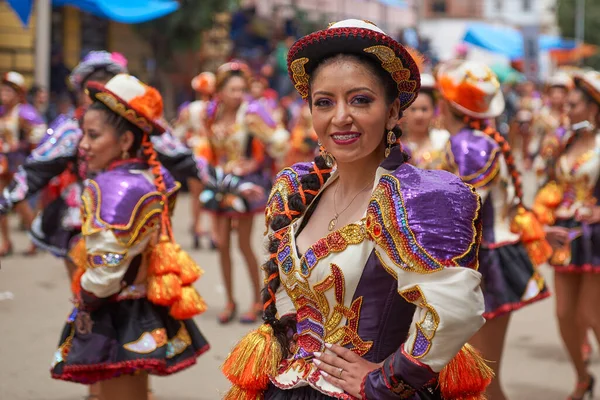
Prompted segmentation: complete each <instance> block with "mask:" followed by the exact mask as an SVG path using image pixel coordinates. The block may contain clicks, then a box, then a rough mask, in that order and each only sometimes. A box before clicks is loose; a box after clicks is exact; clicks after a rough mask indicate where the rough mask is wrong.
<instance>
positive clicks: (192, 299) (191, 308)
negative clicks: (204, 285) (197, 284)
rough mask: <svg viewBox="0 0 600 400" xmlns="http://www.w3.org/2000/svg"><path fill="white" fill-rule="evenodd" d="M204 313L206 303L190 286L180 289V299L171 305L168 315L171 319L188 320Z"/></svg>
mask: <svg viewBox="0 0 600 400" xmlns="http://www.w3.org/2000/svg"><path fill="white" fill-rule="evenodd" d="M204 311H206V303H205V302H204V300H203V299H202V297H200V295H199V294H198V292H197V291H196V289H194V288H193V287H192V286H184V287H182V288H181V298H180V299H179V300H177V301H176V302H175V303H174V304H173V305H171V311H170V314H171V316H172V317H173V318H176V319H179V320H183V319H190V318H192V317H194V316H196V315H198V314H202V313H203V312H204Z"/></svg>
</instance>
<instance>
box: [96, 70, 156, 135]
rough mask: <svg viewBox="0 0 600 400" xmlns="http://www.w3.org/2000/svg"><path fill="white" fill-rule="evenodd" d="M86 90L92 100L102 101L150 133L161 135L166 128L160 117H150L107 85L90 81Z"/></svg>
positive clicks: (116, 112)
mask: <svg viewBox="0 0 600 400" xmlns="http://www.w3.org/2000/svg"><path fill="white" fill-rule="evenodd" d="M86 92H87V94H88V95H89V96H90V98H91V99H92V100H94V101H99V102H101V103H102V104H104V105H105V106H106V107H108V108H109V109H111V110H112V111H113V112H114V113H115V114H118V115H120V116H121V117H123V118H125V119H126V120H127V121H129V122H131V123H132V124H133V125H135V126H137V127H138V128H140V129H141V130H142V131H144V132H145V133H147V134H148V135H161V134H163V133H164V132H165V130H166V129H165V126H164V124H162V123H161V121H160V120H159V119H156V120H155V119H153V118H150V117H149V116H148V115H147V114H146V113H145V112H144V111H143V110H141V109H140V108H139V107H135V106H134V105H132V104H131V103H130V102H128V101H126V100H124V99H123V98H122V97H121V96H119V95H118V94H116V93H115V92H114V91H111V90H110V89H108V88H107V87H106V85H102V84H101V83H98V82H88V83H87V84H86Z"/></svg>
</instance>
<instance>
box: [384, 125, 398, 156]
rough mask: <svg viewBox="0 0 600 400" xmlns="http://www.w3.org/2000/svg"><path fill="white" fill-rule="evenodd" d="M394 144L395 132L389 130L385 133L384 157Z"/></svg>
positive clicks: (388, 153)
mask: <svg viewBox="0 0 600 400" xmlns="http://www.w3.org/2000/svg"><path fill="white" fill-rule="evenodd" d="M395 144H396V134H395V133H394V131H392V130H390V131H388V133H387V147H386V148H385V158H388V157H389V155H390V153H391V152H392V146H393V145H395Z"/></svg>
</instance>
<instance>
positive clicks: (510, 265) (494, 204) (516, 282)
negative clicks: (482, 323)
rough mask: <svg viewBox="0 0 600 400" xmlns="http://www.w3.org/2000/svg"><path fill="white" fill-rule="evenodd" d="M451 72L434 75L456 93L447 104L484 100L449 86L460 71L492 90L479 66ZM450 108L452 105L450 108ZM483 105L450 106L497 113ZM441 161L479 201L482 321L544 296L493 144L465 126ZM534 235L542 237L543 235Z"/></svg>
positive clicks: (484, 134)
mask: <svg viewBox="0 0 600 400" xmlns="http://www.w3.org/2000/svg"><path fill="white" fill-rule="evenodd" d="M449 68H453V66H450V67H449ZM454 68H455V69H453V70H451V71H450V72H447V73H445V72H444V71H443V70H440V74H442V80H444V79H445V82H446V86H445V88H446V92H444V90H442V94H443V95H445V96H448V91H449V90H450V93H451V94H456V97H455V98H452V99H451V100H450V101H454V100H456V101H460V100H461V98H462V97H461V91H463V90H471V91H472V92H474V93H476V95H475V96H472V97H470V99H471V100H473V99H477V94H479V95H480V96H484V95H483V94H480V92H481V93H482V91H478V90H479V89H478V87H477V86H475V85H473V88H468V89H465V88H464V87H462V88H461V87H460V86H458V87H454V86H453V84H452V83H451V80H452V79H455V78H454V76H457V75H460V73H461V72H460V71H463V69H464V70H466V71H467V72H466V73H465V74H466V76H468V79H472V82H477V85H485V84H490V83H491V85H492V86H491V87H492V88H493V87H494V85H493V82H494V80H495V79H496V78H495V76H493V75H489V74H492V72H491V70H489V68H487V67H485V66H483V65H482V64H478V63H473V64H469V63H465V64H462V65H459V66H456V67H454ZM444 74H445V75H444ZM453 75H454V76H453ZM456 80H457V81H458V82H461V83H460V85H468V82H469V81H468V80H467V81H461V80H460V79H456ZM442 87H444V86H442ZM450 87H451V88H452V89H450ZM484 87H485V86H484ZM492 90H494V89H492ZM492 93H493V94H492V96H493V97H494V99H497V98H498V97H497V96H498V93H500V96H501V92H494V91H492ZM499 103H500V101H499V100H492V101H491V104H492V106H491V108H493V107H494V104H499ZM451 104H452V106H455V104H454V103H451ZM489 104H490V102H488V101H485V100H483V101H479V102H477V101H475V102H474V103H473V104H464V105H463V106H460V104H459V105H458V106H456V107H457V109H459V110H460V111H462V112H465V113H467V115H471V112H470V111H469V110H470V109H469V108H468V107H480V108H479V109H478V112H477V114H485V113H490V112H497V111H498V110H499V109H503V108H504V105H503V104H504V103H503V102H501V105H500V107H496V108H497V109H496V110H492V111H490V110H488V109H487V105H489ZM459 107H460V108H459ZM479 117H481V115H479ZM473 118H477V117H476V116H474V117H473ZM506 146H508V144H506ZM446 156H447V162H446V165H445V168H446V169H447V170H449V171H451V172H454V173H455V174H457V175H458V176H460V178H461V179H462V180H463V181H464V182H466V183H468V184H470V185H472V186H473V187H474V188H475V189H476V190H477V193H478V194H479V196H480V197H481V200H482V208H481V213H482V221H483V236H482V241H481V249H480V251H479V271H480V272H481V274H482V276H483V284H482V287H483V294H484V297H485V314H484V317H485V318H486V319H491V318H494V317H497V316H499V315H503V314H506V313H508V312H511V311H513V310H516V309H519V308H521V307H523V306H525V305H527V304H530V303H533V302H536V301H539V300H541V299H543V298H546V297H548V296H549V295H550V293H549V292H548V290H547V288H546V285H545V282H544V279H543V278H542V276H541V275H540V274H539V273H538V272H537V270H536V268H535V267H534V262H532V259H531V257H530V254H529V253H528V251H527V249H526V248H525V246H524V244H523V242H524V241H525V238H526V237H527V236H526V235H527V234H526V233H524V232H522V231H519V230H518V229H516V228H515V220H517V221H522V220H523V222H525V223H524V224H520V226H522V225H528V224H527V223H526V221H524V218H529V216H531V214H530V213H525V210H523V214H522V215H521V214H519V210H521V208H520V198H519V197H518V195H517V193H516V188H515V185H514V179H513V177H512V176H511V173H510V171H509V169H508V167H507V164H506V160H505V157H504V153H503V151H502V149H501V148H500V146H499V144H498V143H497V142H496V141H495V140H494V139H493V138H492V137H491V136H490V135H489V134H488V132H487V131H486V132H483V131H480V130H477V129H474V128H471V127H467V126H466V127H464V128H463V129H462V130H460V131H459V132H458V133H456V134H454V135H452V136H451V138H450V141H449V142H448V145H447V153H446ZM535 222H537V221H535ZM537 225H539V224H537ZM531 226H533V224H531ZM540 228H541V227H540ZM537 233H538V234H540V235H541V236H542V238H543V232H537ZM544 243H545V242H544Z"/></svg>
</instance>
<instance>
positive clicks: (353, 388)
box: [313, 343, 383, 399]
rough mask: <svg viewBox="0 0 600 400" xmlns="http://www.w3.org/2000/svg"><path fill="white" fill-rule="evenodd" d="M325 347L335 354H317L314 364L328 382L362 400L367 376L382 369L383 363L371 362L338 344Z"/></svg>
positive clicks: (327, 344)
mask: <svg viewBox="0 0 600 400" xmlns="http://www.w3.org/2000/svg"><path fill="white" fill-rule="evenodd" d="M325 346H326V347H327V348H328V349H329V350H331V351H332V352H333V354H324V353H319V352H315V353H314V355H315V360H314V361H313V363H314V364H315V365H316V366H317V368H318V369H319V370H321V374H322V375H323V378H325V380H326V381H327V382H329V383H331V384H332V385H335V386H337V387H339V388H340V389H343V390H344V392H346V393H348V394H349V395H351V396H354V397H356V398H358V399H360V386H361V385H362V382H363V380H364V378H365V376H367V375H368V374H369V372H371V371H373V370H375V369H377V368H379V367H381V365H382V364H383V363H381V364H375V363H372V362H369V361H367V360H365V359H364V358H362V357H360V356H359V355H357V354H355V353H353V352H352V351H350V350H348V349H346V348H345V347H341V346H338V345H336V344H329V343H326V344H325Z"/></svg>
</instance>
